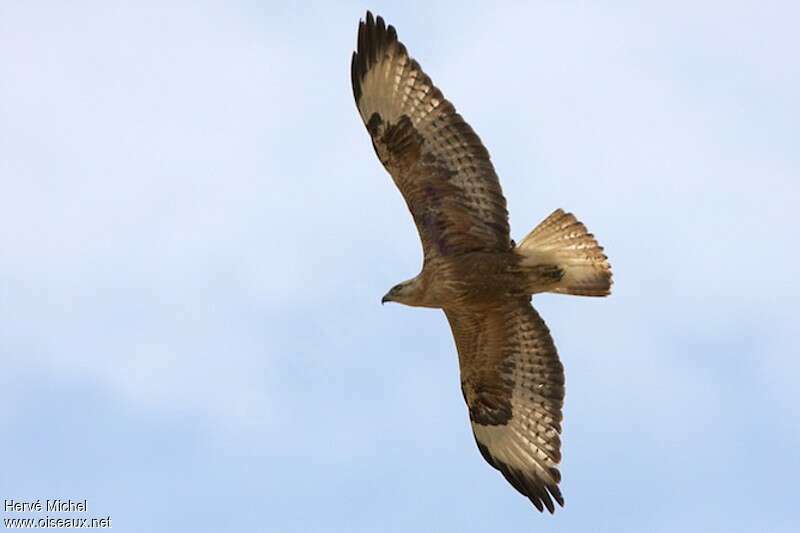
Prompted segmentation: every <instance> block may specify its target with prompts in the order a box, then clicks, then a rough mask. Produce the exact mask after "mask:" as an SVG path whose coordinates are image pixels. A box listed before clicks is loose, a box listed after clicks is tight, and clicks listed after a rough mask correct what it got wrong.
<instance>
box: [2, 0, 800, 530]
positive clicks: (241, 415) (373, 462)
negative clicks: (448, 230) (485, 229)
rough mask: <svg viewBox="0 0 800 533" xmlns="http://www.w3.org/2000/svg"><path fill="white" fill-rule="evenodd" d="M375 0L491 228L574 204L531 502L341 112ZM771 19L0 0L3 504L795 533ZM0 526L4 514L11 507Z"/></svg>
mask: <svg viewBox="0 0 800 533" xmlns="http://www.w3.org/2000/svg"><path fill="white" fill-rule="evenodd" d="M368 7H369V8H371V9H372V10H373V11H375V12H377V13H380V14H382V15H383V16H384V17H386V19H387V20H388V21H389V22H390V23H392V24H394V25H395V26H396V27H397V28H398V32H399V35H400V38H401V39H402V40H403V41H404V42H405V44H406V45H407V46H408V48H409V50H410V51H411V53H412V55H414V56H415V57H416V58H417V59H418V60H419V61H420V62H421V63H422V65H423V67H424V68H425V70H426V71H427V73H428V74H429V75H430V76H431V77H432V78H433V80H434V81H435V82H436V84H437V85H438V86H439V87H440V88H441V89H442V90H443V91H444V93H445V95H446V96H447V97H448V98H449V99H450V100H452V101H453V102H454V103H455V105H456V107H457V108H458V110H459V111H460V112H461V113H462V114H463V115H464V116H465V118H466V119H467V120H468V121H469V122H470V123H471V124H472V126H473V127H474V128H475V130H476V131H477V132H478V133H479V135H480V136H481V138H482V139H483V141H484V144H486V146H487V147H488V149H489V150H490V152H491V154H492V157H493V161H494V163H495V166H496V169H497V171H498V174H499V175H500V178H501V182H502V184H503V188H504V191H505V193H506V196H507V198H508V204H509V211H510V214H511V227H512V235H513V236H514V237H516V238H519V237H521V236H523V235H524V234H525V233H527V232H528V231H529V230H530V229H531V228H533V227H534V226H535V225H536V224H537V223H538V222H539V221H540V220H541V219H543V218H544V217H545V216H546V215H547V214H549V213H550V212H551V211H552V210H553V209H555V208H556V207H563V208H565V209H568V210H570V211H573V212H575V213H576V214H577V215H578V216H579V218H580V219H581V220H583V221H584V222H585V223H586V224H587V226H588V227H589V228H590V229H591V230H592V231H593V232H594V233H595V234H596V235H597V236H598V238H599V240H600V242H601V244H603V245H604V246H605V247H606V251H607V253H608V255H609V257H610V260H611V263H612V265H613V268H614V273H615V281H616V284H615V286H614V294H613V295H612V296H611V297H610V298H608V299H600V300H595V299H582V298H576V297H565V296H558V295H543V296H539V297H537V298H536V299H535V305H536V307H537V309H539V311H540V313H541V315H542V316H543V317H544V319H545V320H546V321H547V323H548V324H549V326H550V328H551V330H552V332H553V335H554V338H555V341H556V344H557V346H558V348H559V351H560V354H561V357H562V360H563V362H564V364H565V366H566V371H567V398H566V406H565V421H564V433H563V440H564V460H563V464H562V473H563V478H564V479H563V482H562V490H563V492H564V495H565V498H566V507H565V508H564V509H562V510H558V511H557V513H556V515H555V516H543V515H540V514H539V513H538V512H535V511H534V509H533V508H532V507H531V506H530V504H528V503H527V502H526V500H524V499H523V498H522V497H520V496H518V495H517V494H516V493H515V491H513V489H511V487H509V486H508V485H507V484H506V482H505V480H503V479H502V477H501V476H500V475H499V474H497V473H496V472H495V471H494V470H492V469H491V468H490V467H489V466H488V465H487V464H485V463H484V461H483V460H482V459H481V457H480V455H479V453H478V451H477V449H476V448H475V445H474V442H473V439H472V436H471V434H470V429H469V425H468V422H467V413H466V408H465V406H464V405H463V401H462V398H461V392H460V390H459V382H458V369H457V359H456V355H455V348H454V346H453V341H452V338H451V336H450V332H449V329H448V327H447V324H446V321H445V320H444V317H443V315H442V314H441V313H440V312H438V311H433V310H421V309H410V308H405V307H402V306H392V305H387V306H384V307H381V306H380V304H379V300H380V297H381V296H382V295H383V294H384V292H385V291H386V290H387V289H388V288H389V287H390V286H392V285H393V284H394V283H396V282H398V281H400V280H403V279H406V278H408V277H411V276H413V275H414V274H416V273H417V271H418V269H419V266H420V264H421V253H420V246H419V242H418V238H417V235H416V232H415V230H414V228H413V224H412V222H411V218H410V216H409V215H408V213H407V212H406V208H405V206H404V204H403V202H402V200H401V197H400V195H399V193H398V192H397V191H396V189H395V188H394V186H393V185H392V183H391V180H390V178H389V177H388V175H386V174H385V172H384V170H383V169H382V167H381V166H380V164H379V163H378V161H377V159H376V158H375V156H374V153H373V150H372V148H371V146H370V144H369V140H368V137H367V134H366V132H365V131H364V129H363V126H362V124H361V123H360V122H359V118H358V115H357V113H356V110H355V106H354V104H353V101H352V95H351V89H350V82H349V61H350V54H351V52H352V49H353V47H354V45H355V36H356V27H357V22H358V19H359V17H362V16H363V13H364V11H365V9H366V8H368ZM799 16H800V10H799V9H798V7H797V4H796V3H793V2H769V3H761V2H700V3H695V2H669V3H661V5H660V6H656V5H652V4H651V5H648V6H645V5H644V3H634V2H618V3H615V4H614V5H613V6H608V5H605V6H600V5H599V3H591V4H588V3H577V2H562V3H553V2H546V3H545V2H542V3H539V2H537V3H530V4H523V3H507V4H491V5H490V4H489V3H482V4H480V5H464V4H462V3H456V2H442V3H436V4H433V3H421V4H418V5H415V6H414V7H413V8H411V7H408V6H407V7H403V6H401V5H400V4H399V3H398V4H393V3H387V2H376V3H374V4H371V5H364V4H361V3H352V2H341V3H337V4H336V5H332V4H329V3H322V2H318V3H308V4H299V5H291V7H290V5H289V4H284V5H274V4H271V3H269V2H255V1H253V2H139V3H136V5H135V6H133V5H131V4H129V3H125V2H94V3H92V2H77V3H74V4H70V5H69V6H68V5H66V4H64V3H61V2H50V3H48V2H4V3H3V4H2V6H0V80H2V81H0V185H1V186H2V194H0V250H2V252H0V325H1V326H0V358H1V359H0V361H2V375H0V404H1V405H3V408H2V410H0V435H2V437H0V457H2V458H3V466H2V469H0V498H2V499H9V498H14V499H20V500H35V499H37V498H38V499H45V498H59V497H60V498H72V499H84V498H86V499H88V501H89V513H87V515H88V516H106V515H111V517H112V519H113V526H114V529H115V530H116V531H152V532H161V531H164V532H167V531H276V532H277V531H280V532H292V531H297V532H301V531H326V532H330V531H342V532H361V531H363V532H373V531H459V532H464V531H485V530H489V529H492V530H504V531H531V530H534V529H535V530H536V531H608V532H626V531H630V532H641V531H649V532H673V531H681V532H685V531H703V532H709V531H720V532H723V531H724V532H732V531H755V530H758V531H771V532H788V531H793V530H794V529H793V528H794V527H796V524H797V522H798V519H799V518H800V513H798V511H797V503H796V502H795V494H796V483H795V480H796V479H797V477H798V476H800V459H799V457H800V455H799V454H798V453H797V449H798V446H800V424H798V415H799V414H800V413H798V402H797V392H796V383H797V382H798V379H800V362H799V361H798V353H800V350H798V341H797V335H796V330H797V325H796V308H795V302H797V301H798V299H800V288H799V286H800V284H798V281H797V274H798V270H797V264H798V260H800V255H798V249H797V222H796V220H795V219H794V210H795V209H796V206H797V205H798V203H799V202H800V193H799V192H798V178H800V152H799V151H798V150H797V148H798V145H797V140H798V138H799V137H800V132H798V123H800V104H798V100H797V95H798V94H800V63H798V62H797V57H796V52H797V50H798V49H800V38H798V36H797V32H796V21H797V20H798V17H799ZM8 516H9V514H7V513H6V514H3V517H4V518H6V517H8Z"/></svg>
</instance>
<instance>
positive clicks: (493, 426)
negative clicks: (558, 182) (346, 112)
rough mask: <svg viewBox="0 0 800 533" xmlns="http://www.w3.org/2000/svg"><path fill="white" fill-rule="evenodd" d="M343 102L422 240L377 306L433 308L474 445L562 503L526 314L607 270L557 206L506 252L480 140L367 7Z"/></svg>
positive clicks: (500, 201)
mask: <svg viewBox="0 0 800 533" xmlns="http://www.w3.org/2000/svg"><path fill="white" fill-rule="evenodd" d="M351 77H352V84H353V96H354V97H355V101H356V105H357V107H358V112H359V114H360V115H361V118H362V120H363V121H364V124H365V125H366V127H367V131H368V132H369V135H370V137H371V138H372V145H373V147H374V149H375V152H376V154H377V155H378V158H379V159H380V160H381V163H383V166H384V167H385V168H386V170H387V171H388V172H389V174H391V176H392V180H393V181H394V183H395V184H396V185H397V187H398V188H399V189H400V192H401V193H402V195H403V197H404V198H405V201H406V204H407V205H408V209H409V211H411V215H412V217H413V219H414V223H415V224H416V226H417V231H418V232H419V237H420V240H421V241H422V250H423V256H424V259H423V265H422V271H421V272H420V273H419V274H418V275H417V276H416V277H414V278H411V279H409V280H407V281H404V282H402V283H400V284H398V285H395V286H394V287H392V289H391V290H389V292H388V293H386V295H385V296H384V297H383V300H382V302H398V303H402V304H405V305H411V306H421V307H433V308H439V309H442V310H444V313H445V315H446V316H447V320H448V322H449V323H450V328H451V330H452V333H453V337H454V338H455V344H456V348H457V350H458V360H459V366H460V370H461V390H462V393H463V395H464V400H465V401H466V403H467V406H468V408H469V417H470V422H471V424H472V431H473V434H474V436H475V441H476V442H477V444H478V449H479V450H480V452H481V454H482V455H483V457H484V459H486V461H488V463H489V464H490V465H492V466H493V467H494V468H496V469H497V470H499V471H500V472H501V473H502V474H503V476H505V478H506V479H507V480H508V482H509V483H511V485H513V487H514V488H515V489H517V490H518V491H519V492H521V493H522V494H523V495H525V496H526V497H528V498H529V499H530V501H531V502H532V503H533V505H535V506H536V508H537V509H539V511H543V510H544V508H547V510H548V511H550V512H551V513H552V512H553V511H554V509H555V506H554V504H553V500H555V501H556V502H558V504H559V505H561V506H562V507H563V505H564V498H563V497H562V495H561V490H560V489H559V487H558V483H559V481H560V480H561V474H560V472H559V471H558V469H557V465H558V463H559V462H560V460H561V439H560V433H561V420H562V414H561V408H562V405H563V401H564V368H563V366H562V365H561V362H560V361H559V359H558V354H557V353H556V347H555V345H554V344H553V339H552V338H551V337H550V331H549V330H548V328H547V326H546V325H545V323H544V321H543V320H542V319H541V318H540V317H539V314H538V313H537V312H536V310H535V309H534V308H533V307H532V306H531V296H532V295H533V294H536V293H541V292H555V293H561V294H575V295H580V296H606V295H608V294H609V293H610V288H611V269H610V266H609V263H608V258H607V257H606V256H605V255H604V254H603V248H602V247H600V246H599V245H598V243H597V241H596V240H595V238H594V237H593V236H592V234H590V233H589V232H588V231H587V229H586V227H585V226H584V225H583V224H582V223H581V222H579V221H578V220H577V219H576V218H575V216H573V215H572V214H570V213H566V212H564V211H563V210H561V209H556V210H555V211H554V212H553V213H552V214H550V216H548V217H547V218H546V219H544V221H543V222H542V223H540V224H539V225H538V226H537V227H536V228H535V229H534V230H533V231H531V232H530V233H529V234H528V235H527V236H526V237H525V238H524V239H522V241H521V242H520V243H519V244H518V245H517V244H515V243H514V241H513V240H511V238H510V235H509V225H508V212H507V210H506V200H505V198H504V197H503V193H502V191H501V189H500V183H499V181H498V178H497V174H495V171H494V167H493V166H492V163H491V161H490V159H489V152H488V151H487V150H486V148H484V146H483V144H482V143H481V140H480V139H479V138H478V136H477V135H476V134H475V132H474V131H473V130H472V128H471V127H470V126H469V124H467V122H466V121H465V120H464V119H463V118H462V117H461V115H459V114H458V113H457V112H456V110H455V108H454V107H453V104H451V103H450V102H449V101H448V100H447V99H446V98H445V97H444V95H443V94H442V92H441V91H440V90H439V89H438V88H437V87H436V86H435V85H433V82H431V79H430V78H429V77H428V76H427V75H426V74H425V73H424V72H423V71H422V68H421V67H420V66H419V64H418V63H417V62H416V61H415V60H414V59H412V58H411V56H409V54H408V52H407V50H406V47H405V46H404V45H403V44H402V43H401V42H400V41H399V40H398V38H397V31H396V30H395V28H394V27H392V26H391V25H388V26H387V25H386V24H385V22H384V20H383V19H382V18H381V17H377V18H375V17H373V15H372V13H370V12H369V11H368V12H367V14H366V20H365V21H360V22H359V26H358V44H357V51H356V52H354V53H353V58H352V64H351Z"/></svg>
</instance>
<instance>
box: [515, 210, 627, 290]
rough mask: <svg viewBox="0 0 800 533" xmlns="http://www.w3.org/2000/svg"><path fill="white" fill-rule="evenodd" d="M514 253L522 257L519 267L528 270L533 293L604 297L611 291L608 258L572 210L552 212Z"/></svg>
mask: <svg viewBox="0 0 800 533" xmlns="http://www.w3.org/2000/svg"><path fill="white" fill-rule="evenodd" d="M516 252H517V253H518V254H519V255H521V256H522V261H521V264H522V266H523V267H525V268H527V269H529V270H530V277H531V280H530V289H531V292H532V293H533V292H556V293H562V294H575V295H578V296H607V295H608V294H610V292H611V283H612V280H611V266H610V265H609V264H608V257H606V255H605V254H604V253H603V247H602V246H600V245H599V244H597V241H596V240H595V238H594V235H592V234H591V233H589V231H588V230H587V229H586V226H584V225H583V223H581V222H580V221H578V219H577V218H575V215H573V214H572V213H565V212H564V211H563V210H562V209H556V210H555V211H553V213H552V214H551V215H550V216H549V217H547V218H546V219H544V220H543V221H542V222H541V223H540V224H539V225H538V226H536V228H534V230H533V231H531V232H530V233H529V234H528V235H527V236H526V237H525V238H524V239H523V240H522V242H521V243H519V245H518V246H517V247H516Z"/></svg>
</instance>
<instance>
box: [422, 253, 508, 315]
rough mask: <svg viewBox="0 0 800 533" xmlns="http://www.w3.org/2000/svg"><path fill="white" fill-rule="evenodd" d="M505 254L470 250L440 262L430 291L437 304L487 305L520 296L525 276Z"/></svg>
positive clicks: (432, 276)
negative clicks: (457, 256)
mask: <svg viewBox="0 0 800 533" xmlns="http://www.w3.org/2000/svg"><path fill="white" fill-rule="evenodd" d="M504 255H505V254H502V255H501V254H484V253H481V254H478V253H476V254H468V255H467V256H462V257H460V258H454V259H452V260H450V261H448V262H446V263H443V264H440V265H437V268H435V269H434V270H433V271H432V272H431V274H432V275H431V278H429V279H430V280H431V281H430V283H429V285H428V288H429V291H428V292H429V294H430V296H431V297H432V301H433V302H435V304H436V305H434V306H435V307H442V308H448V307H449V308H454V307H484V306H486V305H493V304H495V303H497V302H498V301H506V300H507V299H508V298H513V297H517V296H520V295H521V294H522V293H523V291H522V284H521V282H520V280H521V278H520V276H519V274H518V272H517V269H516V268H514V265H513V264H512V263H511V261H509V260H508V259H507V258H506V257H504Z"/></svg>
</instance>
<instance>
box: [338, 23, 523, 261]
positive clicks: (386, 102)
mask: <svg viewBox="0 0 800 533" xmlns="http://www.w3.org/2000/svg"><path fill="white" fill-rule="evenodd" d="M366 18H367V20H366V22H363V21H362V22H360V23H359V26H358V51H357V52H354V53H353V61H352V65H351V73H352V82H353V95H354V96H355V99H356V105H357V106H358V111H359V113H360V114H361V118H362V119H363V120H364V124H365V125H366V126H367V130H368V131H369V134H370V135H371V136H372V143H373V145H374V147H375V151H376V153H377V154H378V157H379V158H380V160H381V162H382V163H383V165H384V166H385V167H386V169H387V170H388V171H389V173H390V174H391V175H392V179H393V180H394V182H395V184H396V185H397V187H398V188H399V189H400V192H401V193H402V194H403V197H404V198H405V200H406V203H407V204H408V209H409V211H411V215H412V216H413V217H414V222H415V223H416V225H417V230H418V231H419V235H420V239H421V240H422V247H423V251H424V253H425V259H426V260H427V259H430V258H431V257H434V256H446V255H456V254H461V253H466V252H473V251H481V250H484V251H495V250H497V251H506V250H508V249H509V248H510V246H511V244H510V238H509V229H508V211H507V210H506V200H505V198H504V197H503V192H502V190H501V189H500V183H499V181H498V179H497V175H496V174H495V172H494V167H492V163H491V161H490V160H489V152H487V151H486V148H484V147H483V144H481V140H480V139H479V138H478V136H477V135H476V134H475V132H474V131H472V128H471V127H470V126H469V124H467V123H466V122H465V121H464V119H463V118H461V115H459V114H458V113H456V110H455V108H454V107H453V105H452V104H451V103H450V102H448V101H447V100H446V99H445V97H444V96H443V95H442V92H441V91H440V90H439V89H437V88H436V87H435V86H434V85H433V83H432V82H431V79H430V78H429V77H428V76H427V75H425V73H424V72H423V71H422V69H421V68H420V66H419V64H418V63H417V62H416V61H414V60H413V59H412V58H411V57H409V55H408V53H407V52H406V48H405V46H403V44H402V43H401V42H399V41H398V40H397V32H396V31H395V29H394V27H392V26H386V25H385V23H384V21H383V19H382V18H381V17H378V18H377V20H376V19H374V18H373V16H372V13H370V12H369V11H368V12H367V17H366Z"/></svg>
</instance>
